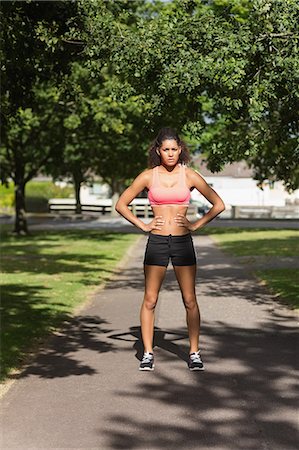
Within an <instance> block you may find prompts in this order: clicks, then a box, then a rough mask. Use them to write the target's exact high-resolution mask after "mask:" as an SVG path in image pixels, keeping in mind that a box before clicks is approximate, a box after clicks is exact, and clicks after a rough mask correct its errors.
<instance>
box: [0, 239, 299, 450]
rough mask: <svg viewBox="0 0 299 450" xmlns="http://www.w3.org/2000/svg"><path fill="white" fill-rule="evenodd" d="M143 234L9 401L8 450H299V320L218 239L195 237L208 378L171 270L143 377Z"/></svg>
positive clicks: (4, 408) (4, 420)
mask: <svg viewBox="0 0 299 450" xmlns="http://www.w3.org/2000/svg"><path fill="white" fill-rule="evenodd" d="M145 243H146V236H145V235H141V236H140V238H139V239H138V241H137V242H136V244H134V246H133V247H131V249H130V250H129V252H128V254H127V255H126V256H125V257H124V259H123V260H122V263H121V266H120V267H119V268H118V270H117V271H116V272H115V274H114V275H113V278H112V279H111V281H110V282H109V283H107V285H106V287H105V288H104V289H101V290H99V292H98V294H97V295H96V296H95V297H94V299H93V300H92V301H91V303H89V304H87V305H85V307H84V308H83V309H82V310H81V311H80V312H78V313H76V314H75V315H74V317H73V319H72V320H70V321H69V322H68V323H65V324H64V326H63V327H62V328H61V329H60V331H59V332H56V333H55V334H54V335H53V336H52V337H51V338H50V339H49V340H48V341H47V343H45V345H44V346H43V347H42V348H41V349H40V351H39V353H38V354H37V355H36V357H35V358H33V360H32V361H31V362H30V364H29V365H28V367H27V368H25V370H24V371H23V372H22V373H21V374H20V375H19V376H18V378H17V380H16V381H15V382H14V383H13V384H12V385H11V387H10V389H9V390H8V391H7V392H6V394H5V395H4V396H3V397H2V399H1V429H2V433H1V441H2V442H1V446H0V447H1V449H5V450H6V449H11V448H14V449H22V450H25V449H30V450H37V449H38V450H41V449H42V450H46V449H88V450H95V449H97V450H110V449H134V450H137V449H138V450H154V449H155V450H156V449H157V450H161V449H169V450H175V449H178V450H182V449H186V450H187V449H214V450H239V449H240V450H260V449H262V450H265V449H267V450H268V449H269V450H295V449H296V450H297V449H298V398H297V392H296V381H297V374H296V371H295V370H296V366H297V363H298V357H297V354H298V353H297V350H298V320H297V319H298V316H297V315H296V314H295V312H294V311H293V310H291V309H289V308H287V307H286V306H284V305H283V304H279V303H277V302H276V301H274V298H273V297H272V296H271V294H269V292H268V291H267V290H266V288H265V287H264V286H262V285H260V284H259V283H258V281H257V280H256V279H255V278H254V276H253V275H252V273H251V271H250V270H249V269H248V267H247V266H246V265H244V264H240V262H239V260H238V259H237V258H234V257H229V256H227V255H225V254H224V253H223V252H222V251H221V250H220V249H219V248H218V247H217V245H215V243H214V242H213V240H212V239H211V238H210V237H208V236H194V243H195V246H196V252H197V256H198V271H197V285H196V290H197V296H198V302H199V305H200V310H201V317H202V329H201V338H200V346H201V351H202V357H203V360H204V363H205V371H204V372H190V371H189V370H188V368H187V362H186V361H187V353H188V335H187V328H186V323H185V310H184V307H183V304H182V300H181V296H180V291H179V289H178V286H177V282H176V280H175V277H174V272H173V269H172V266H171V265H169V267H168V270H167V274H166V277H165V280H164V283H163V287H162V290H161V293H160V298H159V302H158V306H157V309H156V324H155V325H156V329H155V347H154V352H155V371H154V372H140V371H139V370H138V365H139V359H140V357H141V355H142V343H141V339H140V328H139V309H140V304H141V301H142V296H143V271H142V259H143V251H144V246H145Z"/></svg>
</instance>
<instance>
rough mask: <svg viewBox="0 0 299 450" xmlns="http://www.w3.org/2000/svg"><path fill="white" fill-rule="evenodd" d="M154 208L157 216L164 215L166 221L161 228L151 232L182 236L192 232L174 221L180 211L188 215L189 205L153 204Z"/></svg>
mask: <svg viewBox="0 0 299 450" xmlns="http://www.w3.org/2000/svg"><path fill="white" fill-rule="evenodd" d="M152 210H153V213H154V216H155V217H156V216H162V218H163V219H164V220H165V222H164V225H162V226H161V230H152V231H151V234H162V235H165V236H168V235H169V234H172V235H173V236H182V235H183V234H188V233H190V232H189V230H188V229H187V228H185V227H182V226H178V225H177V224H176V223H175V221H174V218H175V216H176V215H177V214H178V213H179V214H183V215H184V216H186V214H187V210H188V206H187V205H152Z"/></svg>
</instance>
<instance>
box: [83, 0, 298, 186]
mask: <svg viewBox="0 0 299 450" xmlns="http://www.w3.org/2000/svg"><path fill="white" fill-rule="evenodd" d="M298 12H299V5H298V2H296V1H295V0H287V1H285V0H275V1H274V0H254V1H252V2H249V1H242V0H235V1H234V2H228V1H225V0H217V1H216V0H214V1H210V0H209V1H208V0H207V1H200V0H176V1H172V2H168V3H164V4H160V5H159V9H158V10H157V9H156V11H155V12H154V13H151V12H149V11H147V14H145V13H144V12H143V14H140V15H139V18H138V20H137V22H136V24H135V26H134V27H128V26H127V24H126V23H123V22H122V21H121V20H120V21H119V22H118V27H115V29H114V32H112V31H111V29H110V35H109V39H111V40H112V41H113V45H112V51H111V58H112V61H113V64H114V67H115V68H116V71H117V73H118V75H119V77H121V78H122V79H123V80H124V82H129V83H130V85H131V86H132V90H134V92H135V93H136V94H143V95H145V98H146V100H147V101H148V102H149V103H151V105H152V116H158V117H159V119H160V121H163V122H166V118H168V117H170V116H176V117H177V120H176V123H177V124H178V126H179V127H180V128H181V129H182V130H183V131H185V132H186V133H189V134H191V135H192V136H196V137H197V138H198V142H199V146H200V149H201V151H202V152H204V153H205V154H206V155H207V157H208V165H209V168H210V169H211V170H212V171H219V170H221V168H222V166H223V165H224V164H225V163H227V162H232V161H238V160H241V159H246V160H247V161H248V162H249V164H252V165H253V166H254V168H255V172H256V178H257V179H259V180H260V181H262V180H263V179H265V177H266V178H269V177H271V179H272V180H282V181H283V182H284V183H285V185H286V187H287V189H289V190H292V189H296V188H297V187H298V135H299V130H298V124H299V120H298V119H299V117H298V111H299V91H298V78H299V65H298V61H299V60H298V39H299V33H298V21H297V18H298ZM86 39H87V41H86V42H87V46H86V48H88V49H89V50H88V51H92V52H93V55H94V56H93V58H94V61H93V64H94V65H96V63H97V61H98V63H99V61H100V58H99V53H98V51H97V47H98V46H97V42H96V40H97V33H96V34H95V36H91V35H90V36H89V37H87V38H86ZM178 99H179V101H178ZM177 115H178V116H177Z"/></svg>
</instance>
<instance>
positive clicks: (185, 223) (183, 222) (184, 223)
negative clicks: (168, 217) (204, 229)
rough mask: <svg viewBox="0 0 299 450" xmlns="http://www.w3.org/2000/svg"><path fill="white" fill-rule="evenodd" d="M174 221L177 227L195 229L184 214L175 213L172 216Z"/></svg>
mask: <svg viewBox="0 0 299 450" xmlns="http://www.w3.org/2000/svg"><path fill="white" fill-rule="evenodd" d="M174 221H175V223H176V224H177V226H178V227H185V228H187V230H189V231H195V230H196V228H195V226H194V224H193V223H191V222H189V220H188V219H187V217H186V216H184V214H180V213H177V215H176V217H175V218H174Z"/></svg>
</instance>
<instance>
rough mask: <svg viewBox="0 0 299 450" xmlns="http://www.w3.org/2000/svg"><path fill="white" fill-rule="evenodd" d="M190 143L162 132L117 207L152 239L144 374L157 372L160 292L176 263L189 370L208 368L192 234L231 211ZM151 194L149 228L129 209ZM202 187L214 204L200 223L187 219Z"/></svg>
mask: <svg viewBox="0 0 299 450" xmlns="http://www.w3.org/2000/svg"><path fill="white" fill-rule="evenodd" d="M189 160H190V156H189V152H188V149H187V147H186V144H185V143H184V142H183V141H182V140H181V139H180V137H179V136H178V134H177V133H176V132H175V131H174V130H172V129H171V128H162V129H161V130H160V132H159V133H158V136H157V137H156V139H155V140H154V142H153V143H152V145H151V146H150V148H149V165H150V167H151V168H150V169H146V170H145V171H143V172H142V173H140V174H139V175H138V176H137V177H136V178H135V180H134V181H133V183H132V184H131V186H129V187H128V188H127V189H126V190H125V191H124V192H123V194H122V195H121V196H120V198H119V200H118V202H117V204H116V206H115V209H116V211H117V212H118V213H119V214H121V215H122V216H123V217H124V218H125V219H127V220H128V221H129V222H131V223H132V224H133V225H135V226H136V227H138V228H140V229H141V230H142V231H144V232H149V237H148V241H147V245H146V250H145V255H144V277H145V286H144V287H145V289H144V299H143V303H142V307H141V311H140V322H141V334H142V340H143V345H144V354H143V358H142V361H141V363H140V367H139V370H153V369H154V354H153V336H154V314H155V306H156V304H157V301H158V296H159V291H160V288H161V285H162V282H163V279H164V276H165V273H166V269H167V266H168V263H169V259H171V262H172V265H173V268H174V271H175V275H176V278H177V281H178V284H179V287H180V290H181V294H182V299H183V302H184V306H185V308H186V318H187V326H188V332H189V341H190V351H189V363H188V366H189V369H190V370H204V366H203V362H202V359H201V355H200V350H199V330H200V313H199V308H198V304H197V299H196V293H195V277H196V255H195V251H194V246H193V240H192V236H191V232H193V231H196V230H198V229H199V228H202V227H203V226H204V225H205V224H206V223H208V222H210V221H211V220H212V219H214V218H215V217H216V216H217V215H218V214H220V213H221V212H222V211H224V209H225V205H224V203H223V201H222V200H221V198H220V197H219V195H218V194H217V193H216V192H215V191H214V190H213V189H212V188H211V187H210V186H209V185H208V184H207V183H206V181H205V180H204V179H203V178H202V177H201V176H200V175H199V174H198V173H197V172H195V171H194V170H193V169H191V168H188V167H187V166H186V163H188V162H189ZM145 188H146V189H147V190H148V199H149V202H150V204H151V207H152V210H153V214H154V218H153V220H152V221H151V222H150V223H148V224H145V223H144V222H143V221H142V220H140V219H139V218H138V217H136V216H135V215H134V214H133V213H132V212H131V211H130V210H129V208H128V205H129V204H130V203H131V202H132V200H133V199H134V198H135V197H136V196H137V195H138V194H139V193H140V192H141V191H143V190H144V189H145ZM194 188H195V189H197V190H198V191H199V192H200V193H201V194H202V195H203V196H204V197H205V198H206V199H207V200H208V201H209V202H210V203H211V204H212V205H213V206H212V208H211V209H210V210H209V212H208V213H207V214H205V215H204V216H203V217H202V218H200V219H199V220H197V221H196V222H193V223H192V222H189V220H188V219H187V217H186V214H187V209H188V205H189V202H190V197H191V195H190V190H192V189H194Z"/></svg>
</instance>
